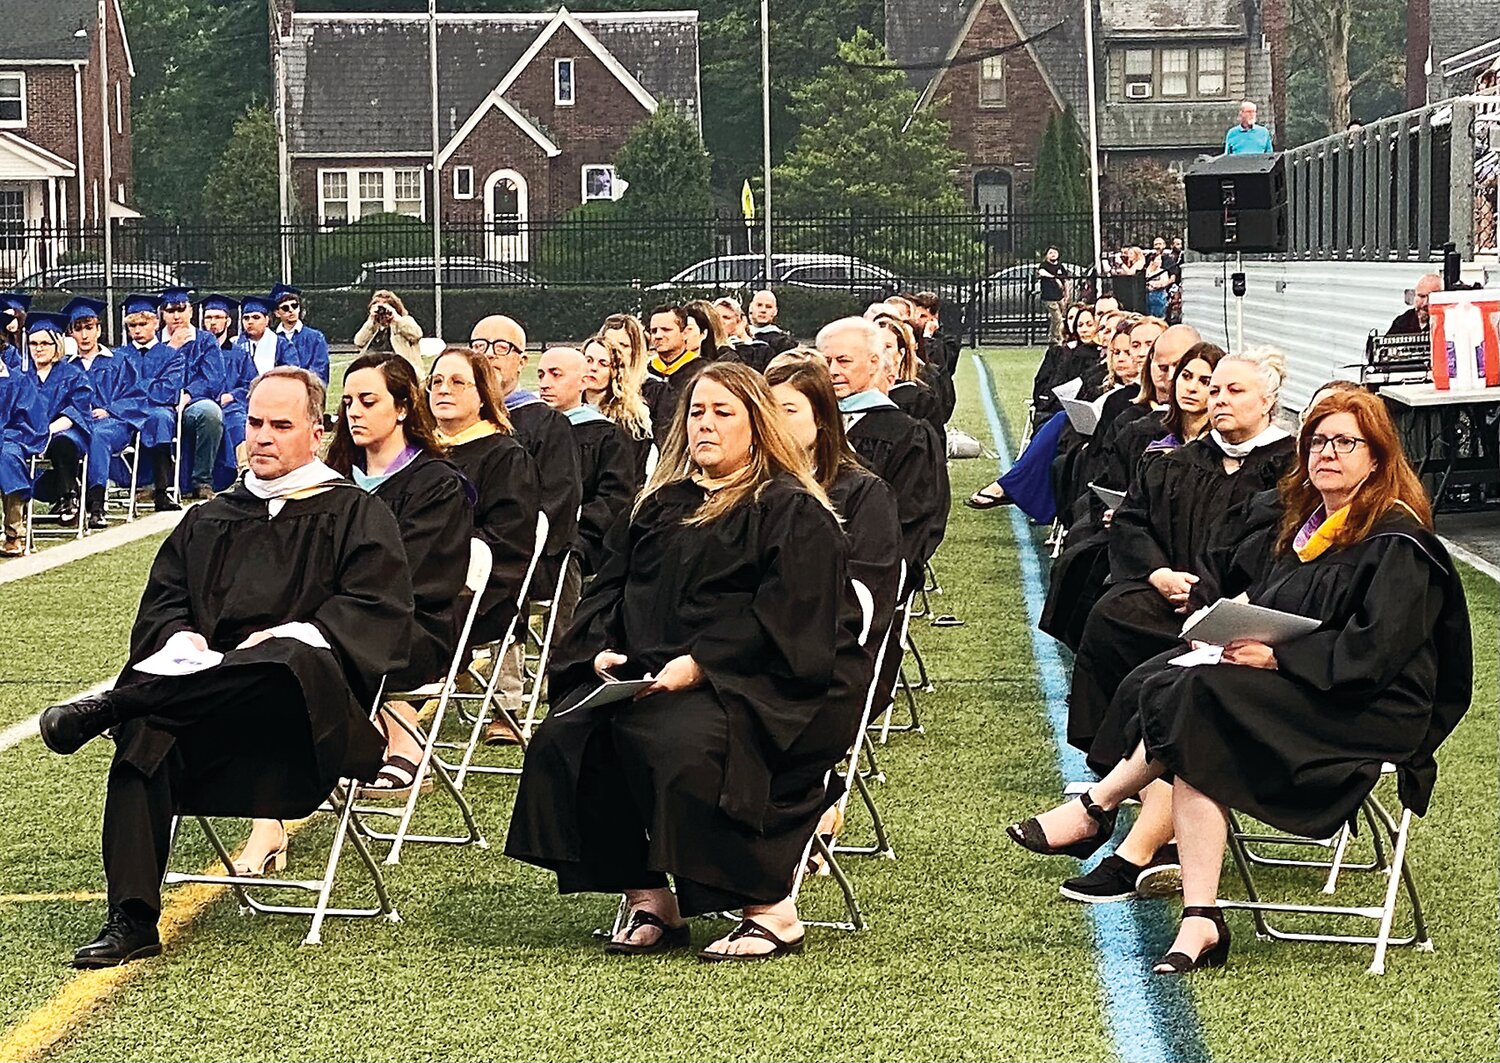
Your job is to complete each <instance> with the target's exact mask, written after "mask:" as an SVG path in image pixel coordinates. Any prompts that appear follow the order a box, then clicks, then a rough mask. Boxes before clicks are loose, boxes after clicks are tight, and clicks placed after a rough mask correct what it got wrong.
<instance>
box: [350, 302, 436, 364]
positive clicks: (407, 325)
mask: <svg viewBox="0 0 1500 1063" xmlns="http://www.w3.org/2000/svg"><path fill="white" fill-rule="evenodd" d="M354 346H356V347H358V348H359V353H360V354H372V353H375V354H378V353H380V352H383V351H389V352H391V353H393V354H399V355H400V356H401V357H402V358H405V359H406V362H407V364H408V365H410V366H411V367H412V369H414V370H415V371H416V374H417V376H418V377H420V376H421V375H422V326H421V325H419V324H417V322H416V319H415V318H413V317H412V316H411V315H410V314H408V313H407V312H406V304H405V303H403V302H402V301H401V297H400V296H399V295H397V294H396V293H395V292H393V291H389V290H387V289H385V288H380V289H378V290H377V291H376V292H375V293H374V294H373V295H371V296H370V306H369V316H368V317H366V318H365V321H364V324H362V325H360V326H359V331H358V332H356V333H355V334H354Z"/></svg>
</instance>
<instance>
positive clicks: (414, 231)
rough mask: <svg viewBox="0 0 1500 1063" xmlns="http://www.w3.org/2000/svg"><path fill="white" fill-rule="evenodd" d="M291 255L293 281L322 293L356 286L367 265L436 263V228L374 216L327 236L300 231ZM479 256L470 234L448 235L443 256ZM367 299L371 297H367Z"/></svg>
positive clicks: (406, 217) (408, 219) (391, 216)
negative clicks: (416, 260) (415, 261)
mask: <svg viewBox="0 0 1500 1063" xmlns="http://www.w3.org/2000/svg"><path fill="white" fill-rule="evenodd" d="M294 244H295V246H294V247H293V249H292V262H293V266H294V270H295V272H294V275H293V279H294V280H295V281H296V282H297V283H298V284H303V285H308V286H313V287H322V286H328V285H344V284H352V283H354V280H355V278H357V277H358V276H359V270H360V267H361V266H363V265H364V264H365V263H366V262H378V261H380V260H381V259H384V258H425V259H428V260H429V261H430V260H431V258H432V226H431V225H430V224H428V223H427V222H425V221H420V220H418V219H417V218H413V217H410V216H409V215H406V214H372V215H370V216H369V217H368V218H361V219H360V220H359V221H357V222H353V223H352V224H349V225H341V226H339V227H338V228H336V229H331V230H329V231H327V232H320V231H317V230H303V231H301V232H300V233H299V234H298V235H297V237H296V239H295V241H294ZM473 254H476V252H475V250H474V248H473V246H472V241H471V239H470V235H469V234H468V233H457V234H455V233H444V235H443V255H444V257H447V256H449V255H473ZM364 294H365V295H368V294H369V293H368V292H366V293H364Z"/></svg>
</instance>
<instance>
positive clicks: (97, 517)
mask: <svg viewBox="0 0 1500 1063" xmlns="http://www.w3.org/2000/svg"><path fill="white" fill-rule="evenodd" d="M85 523H86V525H87V527H88V528H89V529H90V530H92V531H98V530H99V529H101V528H108V527H109V521H108V519H106V518H105V516H104V514H103V513H102V512H101V513H90V514H89V515H88V520H87V521H86V522H85Z"/></svg>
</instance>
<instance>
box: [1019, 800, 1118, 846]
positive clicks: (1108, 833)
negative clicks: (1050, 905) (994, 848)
mask: <svg viewBox="0 0 1500 1063" xmlns="http://www.w3.org/2000/svg"><path fill="white" fill-rule="evenodd" d="M1078 800H1079V801H1081V802H1082V803H1083V809H1084V811H1085V812H1087V813H1088V814H1089V819H1091V820H1093V821H1094V823H1095V824H1097V825H1098V828H1099V829H1098V830H1096V831H1094V833H1093V834H1090V835H1089V836H1088V837H1087V838H1082V839H1080V840H1078V841H1076V842H1069V843H1068V844H1067V845H1052V844H1050V843H1049V842H1048V841H1047V832H1046V831H1044V830H1042V825H1041V824H1040V823H1038V822H1037V821H1036V817H1035V816H1033V817H1032V818H1031V819H1028V820H1025V821H1023V822H1021V823H1012V824H1011V825H1010V826H1009V827H1006V828H1005V833H1006V834H1008V835H1009V836H1010V840H1011V841H1013V842H1015V843H1016V844H1017V845H1019V846H1020V847H1021V848H1023V849H1028V850H1030V851H1031V852H1033V853H1038V854H1040V855H1042V856H1076V857H1077V858H1078V859H1080V860H1087V859H1088V858H1089V857H1091V856H1093V855H1094V854H1095V853H1096V852H1098V851H1099V849H1100V848H1101V847H1102V846H1103V845H1104V843H1105V842H1107V841H1109V840H1110V839H1111V838H1113V837H1114V836H1115V817H1116V816H1117V815H1118V814H1119V813H1118V810H1116V809H1110V810H1109V811H1108V812H1106V811H1105V810H1104V809H1102V808H1100V807H1099V806H1098V805H1096V804H1094V799H1093V798H1092V797H1090V796H1089V792H1088V791H1087V790H1085V791H1084V792H1083V793H1081V794H1079V795H1078Z"/></svg>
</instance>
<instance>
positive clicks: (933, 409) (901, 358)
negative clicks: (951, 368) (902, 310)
mask: <svg viewBox="0 0 1500 1063" xmlns="http://www.w3.org/2000/svg"><path fill="white" fill-rule="evenodd" d="M875 326H876V327H877V328H879V329H880V336H881V339H882V341H883V342H884V343H885V364H886V365H887V366H888V369H889V372H890V373H891V376H892V381H891V386H890V390H889V391H887V392H886V395H887V397H889V398H890V400H891V401H892V402H894V403H895V404H896V405H897V406H898V407H899V408H900V409H901V410H902V411H903V412H904V413H907V414H909V415H910V416H912V417H915V418H917V419H918V420H922V421H926V422H927V423H928V424H930V425H932V427H933V428H935V429H937V431H938V432H939V433H940V434H941V433H942V431H943V425H944V424H945V423H946V419H945V418H944V417H943V413H942V402H941V400H940V399H939V398H938V394H937V392H936V391H935V390H934V389H933V388H932V386H931V385H930V384H928V382H927V381H926V380H924V379H922V377H921V376H920V375H919V371H920V369H921V368H922V362H921V359H919V358H918V357H917V337H916V334H915V333H914V332H912V330H911V326H910V325H908V324H907V323H906V322H905V321H902V320H901V319H900V318H896V317H892V316H890V315H889V314H881V315H880V316H879V317H877V318H876V319H875Z"/></svg>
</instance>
